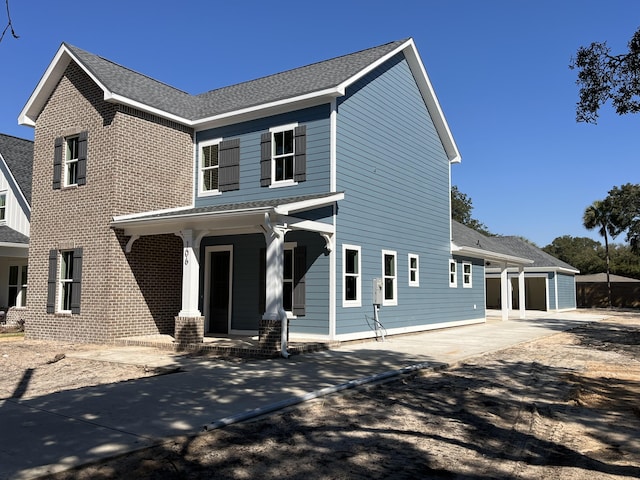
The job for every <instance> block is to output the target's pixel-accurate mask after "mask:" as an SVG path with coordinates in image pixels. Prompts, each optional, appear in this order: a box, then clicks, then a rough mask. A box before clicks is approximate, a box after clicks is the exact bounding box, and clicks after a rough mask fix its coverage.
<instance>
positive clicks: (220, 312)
mask: <svg viewBox="0 0 640 480" xmlns="http://www.w3.org/2000/svg"><path fill="white" fill-rule="evenodd" d="M207 264H208V271H209V277H208V295H209V301H208V309H207V312H206V313H207V319H208V322H207V326H208V328H207V333H225V334H226V333H229V321H230V318H231V315H230V314H231V250H226V249H225V250H218V249H216V250H213V251H210V252H208V257H207Z"/></svg>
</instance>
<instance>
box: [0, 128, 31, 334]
mask: <svg viewBox="0 0 640 480" xmlns="http://www.w3.org/2000/svg"><path fill="white" fill-rule="evenodd" d="M32 163H33V142H31V141H30V140H24V139H22V138H17V137H13V136H10V135H4V134H0V312H1V313H0V320H1V321H9V322H11V321H16V320H20V319H21V317H22V316H23V315H22V313H23V312H22V311H21V309H22V308H23V307H25V306H26V301H27V257H28V254H29V218H30V216H31V206H30V203H31V167H32Z"/></svg>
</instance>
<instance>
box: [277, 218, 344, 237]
mask: <svg viewBox="0 0 640 480" xmlns="http://www.w3.org/2000/svg"><path fill="white" fill-rule="evenodd" d="M279 220H280V221H282V222H284V223H286V224H287V228H290V229H291V230H306V231H309V232H317V233H327V234H329V235H333V234H334V233H336V228H335V227H334V225H333V224H332V223H322V222H316V221H313V220H303V219H300V218H296V217H289V216H284V217H281V218H280V219H279Z"/></svg>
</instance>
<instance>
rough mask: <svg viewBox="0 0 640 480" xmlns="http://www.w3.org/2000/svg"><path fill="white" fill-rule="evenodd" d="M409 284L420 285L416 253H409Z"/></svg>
mask: <svg viewBox="0 0 640 480" xmlns="http://www.w3.org/2000/svg"><path fill="white" fill-rule="evenodd" d="M409 286H410V287H419V286H420V261H419V257H418V255H415V254H413V253H410V254H409Z"/></svg>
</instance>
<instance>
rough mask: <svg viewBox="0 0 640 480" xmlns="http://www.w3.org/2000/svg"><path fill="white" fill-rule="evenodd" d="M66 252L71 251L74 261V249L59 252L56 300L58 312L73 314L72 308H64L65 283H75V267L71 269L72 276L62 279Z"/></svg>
mask: <svg viewBox="0 0 640 480" xmlns="http://www.w3.org/2000/svg"><path fill="white" fill-rule="evenodd" d="M65 253H70V254H71V259H72V261H73V250H60V251H59V252H58V272H57V275H58V278H57V282H56V283H57V286H58V301H57V302H56V304H57V313H65V314H71V309H69V310H64V309H63V308H62V307H63V302H64V284H65V283H73V267H72V269H71V270H72V271H71V278H65V279H64V280H63V279H62V257H63V255H64V254H65ZM72 288H73V287H72Z"/></svg>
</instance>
